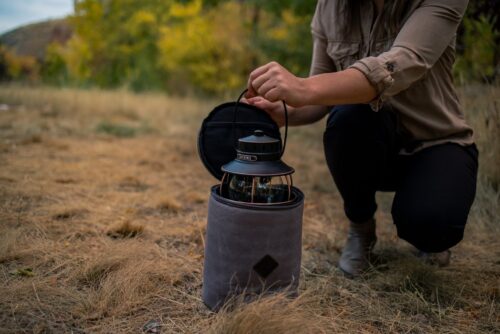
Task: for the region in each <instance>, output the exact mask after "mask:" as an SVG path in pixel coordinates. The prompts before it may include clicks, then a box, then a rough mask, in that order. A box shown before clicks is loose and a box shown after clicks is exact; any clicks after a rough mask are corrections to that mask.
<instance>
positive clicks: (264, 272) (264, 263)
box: [253, 255, 279, 279]
mask: <svg viewBox="0 0 500 334" xmlns="http://www.w3.org/2000/svg"><path fill="white" fill-rule="evenodd" d="M278 265H279V264H278V262H276V260H275V259H273V258H272V257H271V256H270V255H266V256H264V257H263V258H262V259H260V261H259V262H257V263H256V264H255V265H254V266H253V270H255V272H256V273H257V274H259V276H260V277H262V278H264V279H265V278H267V277H268V276H269V275H270V274H271V273H272V272H273V271H274V269H276V268H277V267H278Z"/></svg>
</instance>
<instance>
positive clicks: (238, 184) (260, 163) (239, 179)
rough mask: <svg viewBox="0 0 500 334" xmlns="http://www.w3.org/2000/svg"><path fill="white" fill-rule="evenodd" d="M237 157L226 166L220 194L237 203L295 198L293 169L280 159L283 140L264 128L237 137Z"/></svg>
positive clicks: (270, 202)
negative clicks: (268, 133) (267, 132)
mask: <svg viewBox="0 0 500 334" xmlns="http://www.w3.org/2000/svg"><path fill="white" fill-rule="evenodd" d="M236 153H237V154H236V159H235V160H233V161H231V162H229V163H227V164H225V165H223V166H222V168H221V169H222V171H223V172H224V176H223V177H222V182H221V187H220V191H221V195H222V196H223V197H225V198H227V199H230V200H233V201H237V202H248V203H255V204H277V203H287V202H289V201H292V200H293V198H292V186H293V180H292V173H293V172H294V169H293V168H292V167H290V166H288V165H287V164H285V163H284V162H283V161H281V155H282V149H281V140H279V139H276V138H272V137H269V136H267V135H266V134H265V133H264V132H263V131H261V130H255V132H254V134H253V135H251V136H248V137H244V138H240V139H239V140H238V148H237V149H236Z"/></svg>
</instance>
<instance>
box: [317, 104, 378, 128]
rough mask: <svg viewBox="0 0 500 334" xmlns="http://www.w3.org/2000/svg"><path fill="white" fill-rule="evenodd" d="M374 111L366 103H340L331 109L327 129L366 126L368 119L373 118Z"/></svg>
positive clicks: (368, 122)
mask: <svg viewBox="0 0 500 334" xmlns="http://www.w3.org/2000/svg"><path fill="white" fill-rule="evenodd" d="M374 115H375V113H374V112H373V111H372V110H371V109H370V106H369V105H366V104H349V105H340V106H337V107H335V108H333V109H332V111H331V112H330V115H329V116H328V120H327V125H326V127H327V131H328V130H329V129H330V128H335V129H336V130H342V129H345V130H349V132H351V131H352V130H356V129H357V128H363V127H366V125H367V124H370V123H371V122H370V120H371V119H373V118H374Z"/></svg>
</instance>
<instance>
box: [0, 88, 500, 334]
mask: <svg viewBox="0 0 500 334" xmlns="http://www.w3.org/2000/svg"><path fill="white" fill-rule="evenodd" d="M461 95H462V100H463V103H464V105H465V107H466V108H467V110H468V117H469V120H470V122H471V123H472V124H473V125H474V126H475V127H476V129H477V130H478V131H477V135H478V137H477V142H478V144H479V146H480V150H481V178H480V179H481V181H480V183H479V185H478V195H477V198H476V202H475V204H474V207H473V210H472V212H471V215H470V219H469V223H468V226H467V230H466V236H465V239H464V241H463V242H462V243H461V244H460V245H458V246H457V247H455V248H454V249H453V255H452V263H451V265H450V266H449V267H446V268H435V267H431V266H428V265H425V264H422V263H420V262H419V261H417V260H416V259H415V257H414V255H413V249H412V247H410V246H409V245H408V244H406V243H405V242H403V241H400V240H398V239H397V237H396V231H395V228H394V226H393V224H392V221H391V217H390V204H391V199H392V195H391V194H380V195H379V197H378V200H379V207H380V209H379V211H378V213H377V221H378V231H377V232H378V237H379V243H378V244H377V247H376V253H377V254H378V256H379V261H378V263H377V265H376V266H375V267H373V268H372V270H371V271H370V272H369V273H368V274H367V275H366V276H365V277H363V278H361V279H357V280H349V279H347V278H344V277H343V276H342V275H341V274H340V273H339V272H338V270H337V269H336V263H337V261H338V258H339V254H340V250H341V248H342V245H343V242H344V239H345V235H346V231H347V230H346V228H347V224H346V219H345V218H344V216H343V211H342V203H341V201H340V197H339V194H338V192H337V190H336V189H335V186H334V184H333V182H332V181H331V177H330V175H329V173H328V171H327V168H326V164H325V162H324V158H323V153H322V140H321V137H322V128H323V123H321V124H317V125H313V126H309V127H302V128H293V129H292V130H291V131H290V139H289V149H288V151H287V153H286V155H285V161H287V162H288V163H289V164H290V165H292V166H294V167H295V168H296V175H295V178H294V180H295V183H296V184H297V186H298V187H300V188H301V189H302V190H303V191H304V192H305V194H306V204H305V212H304V237H303V261H302V276H301V285H300V297H299V298H297V299H295V300H288V299H286V298H284V297H283V296H275V297H272V298H262V299H261V300H258V301H256V302H254V303H251V304H247V305H245V304H242V305H240V306H238V307H236V308H235V309H234V310H232V311H226V312H221V313H219V314H213V313H211V312H209V311H208V310H207V309H206V308H205V307H204V306H203V304H202V302H201V299H200V293H201V285H202V280H201V275H202V263H203V244H204V231H205V224H206V211H207V199H208V191H209V188H210V186H211V185H213V184H215V183H216V182H217V181H216V180H215V179H214V178H213V177H212V176H211V175H210V174H209V173H208V172H207V171H206V170H205V169H204V167H203V166H202V164H201V162H200V161H199V159H198V156H197V153H196V136H197V130H198V127H199V125H200V123H201V121H202V119H203V117H204V115H206V114H207V113H208V112H209V111H210V110H211V109H212V108H213V107H214V106H215V105H216V104H218V103H219V102H220V101H215V100H197V99H187V98H169V97H165V96H162V95H158V94H141V95H134V94H131V93H127V92H125V91H114V92H104V91H97V90H96V91H94V90H89V91H83V90H70V89H64V90H56V89H48V88H23V87H17V86H0V277H1V278H0V279H1V281H2V284H1V285H0V332H1V333H138V332H140V331H141V327H142V326H143V325H144V324H145V323H146V322H147V321H149V320H151V319H156V320H158V321H159V322H160V323H161V324H162V333H271V334H279V333H344V332H352V333H499V332H500V313H499V292H500V242H499V236H500V227H499V223H500V221H499V220H500V218H499V217H500V210H499V180H500V176H499V175H500V171H499V169H500V168H499V167H500V161H499V158H500V152H499V150H500V119H499V107H500V98H499V96H500V89H498V88H495V87H484V86H478V87H469V88H467V89H462V91H461ZM304 152H307V158H306V159H304V158H303V154H304Z"/></svg>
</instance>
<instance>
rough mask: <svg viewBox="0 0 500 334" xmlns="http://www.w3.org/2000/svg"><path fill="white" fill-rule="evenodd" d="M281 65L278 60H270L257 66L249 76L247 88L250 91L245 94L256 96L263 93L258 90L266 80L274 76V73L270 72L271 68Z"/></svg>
mask: <svg viewBox="0 0 500 334" xmlns="http://www.w3.org/2000/svg"><path fill="white" fill-rule="evenodd" d="M277 66H279V64H278V63H276V62H270V63H268V64H266V65H263V66H261V67H258V68H256V69H255V70H254V71H252V73H250V76H249V78H248V82H247V89H248V92H247V93H246V94H245V96H246V97H248V98H250V97H254V96H257V95H262V94H260V92H259V91H258V89H259V87H260V86H261V85H262V84H263V83H264V82H266V81H267V80H268V79H269V78H270V77H272V76H273V74H272V73H268V72H269V70H270V69H272V68H276V67H277Z"/></svg>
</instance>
